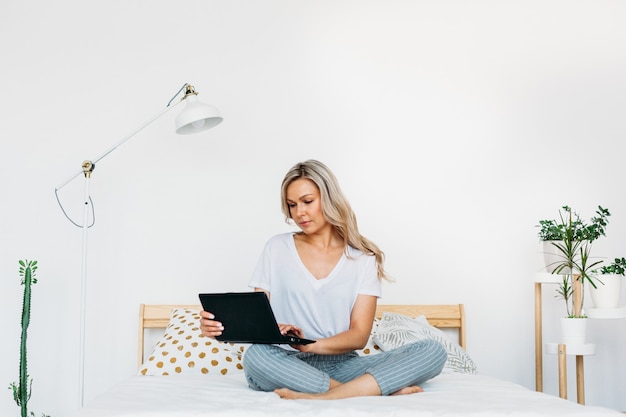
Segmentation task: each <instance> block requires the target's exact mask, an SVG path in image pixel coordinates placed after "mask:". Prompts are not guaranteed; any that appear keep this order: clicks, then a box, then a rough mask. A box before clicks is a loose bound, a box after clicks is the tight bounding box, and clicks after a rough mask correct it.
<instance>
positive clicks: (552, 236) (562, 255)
mask: <svg viewBox="0 0 626 417" xmlns="http://www.w3.org/2000/svg"><path fill="white" fill-rule="evenodd" d="M596 214H597V216H594V217H592V218H591V220H590V222H589V223H585V222H584V221H583V220H581V219H580V216H579V215H578V214H577V213H575V212H574V211H573V210H572V209H571V207H569V206H563V207H562V208H561V210H559V220H553V219H544V220H539V224H538V225H537V227H539V232H538V234H537V235H538V237H539V240H540V242H541V243H542V245H543V253H544V259H545V262H546V263H545V266H546V269H547V271H548V272H550V273H555V274H562V273H569V272H570V271H571V269H570V268H571V267H572V264H573V262H574V260H575V258H576V257H577V255H578V252H579V250H580V249H590V248H589V247H587V248H584V247H583V246H585V244H584V243H583V242H587V244H586V245H587V246H588V245H590V244H591V242H593V241H594V240H596V239H598V238H599V237H601V236H606V226H607V225H608V223H609V221H608V217H609V216H610V215H611V213H610V212H609V210H608V209H606V208H603V207H601V206H598V209H597V210H596Z"/></svg>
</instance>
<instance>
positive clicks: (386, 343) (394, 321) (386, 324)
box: [373, 313, 476, 373]
mask: <svg viewBox="0 0 626 417" xmlns="http://www.w3.org/2000/svg"><path fill="white" fill-rule="evenodd" d="M424 339H433V340H436V341H438V342H439V343H441V344H442V345H443V346H444V348H445V349H446V352H447V353H448V360H447V361H446V364H445V365H444V372H460V373H475V372H476V364H475V363H474V361H473V360H472V358H471V357H470V356H469V355H468V354H467V352H465V350H464V349H463V348H462V347H461V346H460V345H459V344H458V343H455V342H453V341H452V340H450V338H449V337H448V336H447V335H446V334H445V333H444V332H443V331H441V330H439V329H437V328H436V327H433V326H431V325H430V324H429V323H428V320H427V319H426V317H424V316H419V317H416V318H414V319H413V318H411V317H408V316H405V315H403V314H398V313H383V317H382V319H381V320H380V323H379V324H378V328H377V330H376V333H375V334H374V337H373V341H374V343H376V344H377V345H378V346H380V348H381V349H382V350H383V351H388V350H392V349H395V348H398V347H400V346H403V345H406V344H408V343H413V342H417V341H419V340H424Z"/></svg>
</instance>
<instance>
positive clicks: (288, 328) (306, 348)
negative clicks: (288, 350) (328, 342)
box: [278, 323, 316, 352]
mask: <svg viewBox="0 0 626 417" xmlns="http://www.w3.org/2000/svg"><path fill="white" fill-rule="evenodd" d="M278 328H279V329H280V334H283V335H285V334H287V333H289V334H292V335H294V336H296V337H299V338H301V339H304V338H305V336H304V332H303V331H302V329H301V328H299V327H298V326H295V325H293V324H281V323H279V324H278ZM315 344H316V343H311V344H308V345H289V346H291V347H292V348H294V349H297V350H299V351H300V352H313V349H312V347H313V345H315Z"/></svg>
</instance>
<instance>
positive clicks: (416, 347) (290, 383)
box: [243, 340, 447, 395]
mask: <svg viewBox="0 0 626 417" xmlns="http://www.w3.org/2000/svg"><path fill="white" fill-rule="evenodd" d="M446 359H447V353H446V350H445V349H444V347H443V346H442V345H441V344H440V343H438V342H436V341H434V340H422V341H419V342H415V343H411V344H408V345H405V346H402V347H399V348H397V349H394V350H391V351H387V352H382V353H379V354H376V355H369V356H359V355H358V354H357V353H356V352H350V353H345V354H341V355H317V354H314V353H303V352H298V351H292V350H287V349H283V348H281V347H279V346H276V345H251V346H250V347H249V348H248V349H247V350H246V353H245V355H244V357H243V370H244V372H245V375H246V379H247V381H248V385H249V386H250V388H252V389H254V390H257V391H273V390H275V389H277V388H289V389H291V390H293V391H299V392H307V393H322V392H326V391H328V389H329V387H330V379H331V378H332V379H334V380H336V381H339V382H341V383H345V382H348V381H351V380H353V379H355V378H357V377H358V376H361V375H363V374H366V373H368V374H370V375H372V376H373V377H374V379H375V380H376V382H377V383H378V386H379V387H380V390H381V392H382V395H389V394H392V393H394V392H396V391H398V390H400V389H402V388H404V387H408V386H411V385H419V384H422V383H424V382H425V381H427V380H429V379H431V378H433V377H435V376H437V375H439V373H440V372H441V370H442V369H443V366H444V364H445V362H446Z"/></svg>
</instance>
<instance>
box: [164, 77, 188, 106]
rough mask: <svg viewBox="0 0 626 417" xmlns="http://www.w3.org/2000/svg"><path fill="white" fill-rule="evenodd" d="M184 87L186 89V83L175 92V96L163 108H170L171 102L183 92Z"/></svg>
mask: <svg viewBox="0 0 626 417" xmlns="http://www.w3.org/2000/svg"><path fill="white" fill-rule="evenodd" d="M185 87H187V84H186V83H185V84H183V86H182V87H180V90H178V91H177V92H176V94H174V97H172V99H171V100H170V101H168V102H167V106H165V107H169V106H170V104H172V101H174V99H175V98H176V97H177V96H178V95H179V94H180V92H181V91H183V90H184V89H185Z"/></svg>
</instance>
